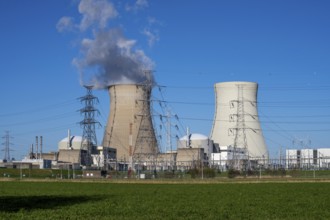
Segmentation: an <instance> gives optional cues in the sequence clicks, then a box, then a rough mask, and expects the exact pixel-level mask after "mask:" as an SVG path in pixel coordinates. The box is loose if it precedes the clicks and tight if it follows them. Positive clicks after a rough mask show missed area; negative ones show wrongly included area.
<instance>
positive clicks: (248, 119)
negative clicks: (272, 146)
mask: <svg viewBox="0 0 330 220" xmlns="http://www.w3.org/2000/svg"><path fill="white" fill-rule="evenodd" d="M214 89H215V96H216V99H215V100H216V105H215V114H214V122H213V127H212V131H211V139H212V140H213V142H214V144H215V145H217V146H219V147H222V146H232V147H236V148H244V149H247V152H248V154H249V157H250V158H268V151H267V148H266V145H265V141H264V138H263V135H262V131H261V127H260V123H259V118H258V110H257V91H258V84H257V83H253V82H224V83H217V84H215V85H214Z"/></svg>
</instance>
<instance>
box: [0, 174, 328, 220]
mask: <svg viewBox="0 0 330 220" xmlns="http://www.w3.org/2000/svg"><path fill="white" fill-rule="evenodd" d="M148 182H149V181H147V180H146V181H141V182H140V183H139V184H137V183H135V184H133V183H128V184H116V183H111V182H89V183H87V182H69V181H67V182H57V181H54V182H52V181H49V182H28V181H9V182H0V218H1V219H44V218H47V219H82V218H84V219H330V209H328V199H329V198H330V184H329V183H320V182H316V183H284V182H282V183H221V184H146V183H148Z"/></svg>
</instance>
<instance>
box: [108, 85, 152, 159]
mask: <svg viewBox="0 0 330 220" xmlns="http://www.w3.org/2000/svg"><path fill="white" fill-rule="evenodd" d="M109 94H110V114H109V117H108V122H107V126H106V130H105V134H104V137H103V146H105V147H112V148H116V149H117V161H118V162H128V161H129V160H130V158H133V159H135V160H136V159H141V160H143V159H145V160H147V159H148V158H150V157H151V156H153V155H155V154H156V153H158V147H157V141H156V136H155V132H154V129H153V124H152V118H151V113H150V95H151V86H149V85H133V84H120V85H112V86H110V87H109Z"/></svg>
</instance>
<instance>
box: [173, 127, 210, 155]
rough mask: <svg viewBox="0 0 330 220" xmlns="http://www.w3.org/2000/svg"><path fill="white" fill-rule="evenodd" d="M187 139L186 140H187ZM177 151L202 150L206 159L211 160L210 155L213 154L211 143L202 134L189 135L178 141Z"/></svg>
mask: <svg viewBox="0 0 330 220" xmlns="http://www.w3.org/2000/svg"><path fill="white" fill-rule="evenodd" d="M187 137H188V138H187ZM177 148H178V149H187V148H203V149H204V153H205V154H206V156H207V159H209V158H211V153H213V141H212V140H210V139H209V138H208V137H207V136H205V135H203V134H196V133H195V134H191V135H189V136H187V135H185V136H183V137H182V138H180V139H179V140H178V143H177Z"/></svg>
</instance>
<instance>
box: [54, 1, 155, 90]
mask: <svg viewBox="0 0 330 220" xmlns="http://www.w3.org/2000/svg"><path fill="white" fill-rule="evenodd" d="M135 6H136V7H147V6H148V2H147V1H146V0H138V1H136V3H135ZM78 11H79V13H80V14H81V15H82V18H81V21H80V22H79V23H78V24H74V22H73V18H71V17H62V18H61V19H60V20H59V21H58V23H57V25H56V27H57V30H58V31H59V32H64V31H72V30H79V31H80V32H83V33H84V32H87V31H88V30H92V33H93V34H92V37H90V38H84V39H82V40H81V43H80V45H81V47H80V49H81V56H80V57H77V58H75V59H73V64H74V65H75V66H76V67H77V68H78V70H79V73H80V76H81V77H80V81H81V83H82V84H89V85H90V84H92V85H94V87H95V88H99V89H102V88H107V87H108V86H110V85H113V84H124V83H127V84H133V83H145V82H146V81H147V80H148V81H151V82H152V83H153V82H154V79H153V76H152V75H151V72H150V71H147V70H151V69H153V68H154V63H153V62H152V61H151V59H150V58H149V57H147V56H146V55H145V53H144V52H143V51H142V50H139V49H136V41H135V40H130V39H127V38H126V37H125V36H124V34H123V32H122V31H121V30H120V29H119V28H108V26H109V22H110V21H111V20H112V19H115V18H116V17H118V15H119V13H118V11H117V10H116V8H115V7H114V5H113V4H112V3H111V2H109V1H107V0H81V1H80V3H79V6H78ZM145 34H146V35H148V34H147V33H145ZM148 37H149V38H150V37H151V36H148ZM151 43H153V42H149V44H151Z"/></svg>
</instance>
